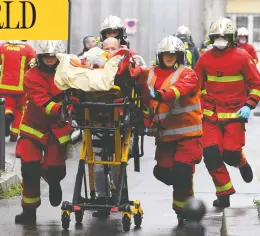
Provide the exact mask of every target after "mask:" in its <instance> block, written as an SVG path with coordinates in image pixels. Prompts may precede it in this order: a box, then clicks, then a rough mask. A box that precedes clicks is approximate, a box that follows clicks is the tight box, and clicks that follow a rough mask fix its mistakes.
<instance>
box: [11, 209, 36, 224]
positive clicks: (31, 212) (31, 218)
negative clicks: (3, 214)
mask: <svg viewBox="0 0 260 236" xmlns="http://www.w3.org/2000/svg"><path fill="white" fill-rule="evenodd" d="M15 223H17V224H35V223H36V209H35V208H29V207H23V211H22V213H21V214H19V215H16V216H15Z"/></svg>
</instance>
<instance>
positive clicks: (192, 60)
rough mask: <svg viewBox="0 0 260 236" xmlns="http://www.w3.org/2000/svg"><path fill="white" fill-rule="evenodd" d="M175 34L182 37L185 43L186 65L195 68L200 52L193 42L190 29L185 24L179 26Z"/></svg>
mask: <svg viewBox="0 0 260 236" xmlns="http://www.w3.org/2000/svg"><path fill="white" fill-rule="evenodd" d="M175 36H176V37H178V38H179V39H181V41H182V42H183V43H184V46H185V49H186V60H185V61H186V63H185V64H186V66H188V67H189V68H194V67H195V65H196V63H197V61H198V60H199V57H200V54H199V51H198V48H197V47H196V45H195V43H194V42H193V39H192V36H191V31H190V29H189V28H188V27H187V26H184V25H182V26H179V27H178V29H177V31H176V34H175Z"/></svg>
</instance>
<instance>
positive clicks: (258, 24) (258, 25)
mask: <svg viewBox="0 0 260 236" xmlns="http://www.w3.org/2000/svg"><path fill="white" fill-rule="evenodd" d="M253 41H254V42H256V43H260V16H254V30H253Z"/></svg>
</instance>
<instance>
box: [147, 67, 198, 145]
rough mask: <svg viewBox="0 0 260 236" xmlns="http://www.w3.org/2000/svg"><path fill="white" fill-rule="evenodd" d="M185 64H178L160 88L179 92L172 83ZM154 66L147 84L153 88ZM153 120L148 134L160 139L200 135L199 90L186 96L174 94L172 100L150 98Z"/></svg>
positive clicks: (172, 139)
mask: <svg viewBox="0 0 260 236" xmlns="http://www.w3.org/2000/svg"><path fill="white" fill-rule="evenodd" d="M184 69H185V66H180V67H178V69H177V70H176V71H175V72H173V73H172V74H171V75H169V76H168V78H167V79H166V80H165V81H164V83H163V84H162V86H161V88H160V89H168V88H171V89H173V90H174V91H175V94H180V92H179V91H178V89H177V88H176V87H174V83H175V82H176V81H177V80H178V79H179V78H181V75H182V72H183V70H184ZM156 79H157V77H156V75H155V73H154V68H152V69H151V70H150V72H149V75H148V86H149V87H150V88H154V85H155V82H156ZM150 107H151V109H152V113H153V114H154V115H153V122H152V124H151V126H150V128H149V129H148V130H149V134H150V135H154V136H156V137H157V138H159V139H160V140H161V141H164V142H167V141H175V140H180V139H183V138H188V137H197V136H201V135H202V121H201V118H202V112H201V107H200V99H199V91H198V92H197V93H195V94H194V93H193V94H189V95H188V96H181V97H180V96H176V100H175V101H172V102H161V103H158V102H157V101H154V100H152V101H151V103H150Z"/></svg>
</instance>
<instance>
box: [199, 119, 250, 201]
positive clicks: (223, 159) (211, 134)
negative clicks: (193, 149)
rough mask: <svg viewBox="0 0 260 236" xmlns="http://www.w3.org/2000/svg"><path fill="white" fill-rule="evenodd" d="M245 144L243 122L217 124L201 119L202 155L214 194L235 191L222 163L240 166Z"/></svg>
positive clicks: (243, 158)
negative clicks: (214, 190) (212, 184)
mask: <svg viewBox="0 0 260 236" xmlns="http://www.w3.org/2000/svg"><path fill="white" fill-rule="evenodd" d="M244 145H245V124H244V123H238V122H237V123H229V124H218V123H210V122H207V121H203V156H204V162H205V164H206V167H207V169H208V171H209V173H210V175H211V177H212V179H213V182H214V184H215V186H216V194H217V196H220V195H230V194H233V193H235V190H234V187H233V185H232V183H231V180H230V176H229V173H228V171H227V169H226V166H225V164H224V163H226V164H228V165H230V166H234V167H238V168H239V167H242V166H243V165H244V164H245V163H246V159H245V157H244V155H243V152H242V147H243V146H244Z"/></svg>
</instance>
